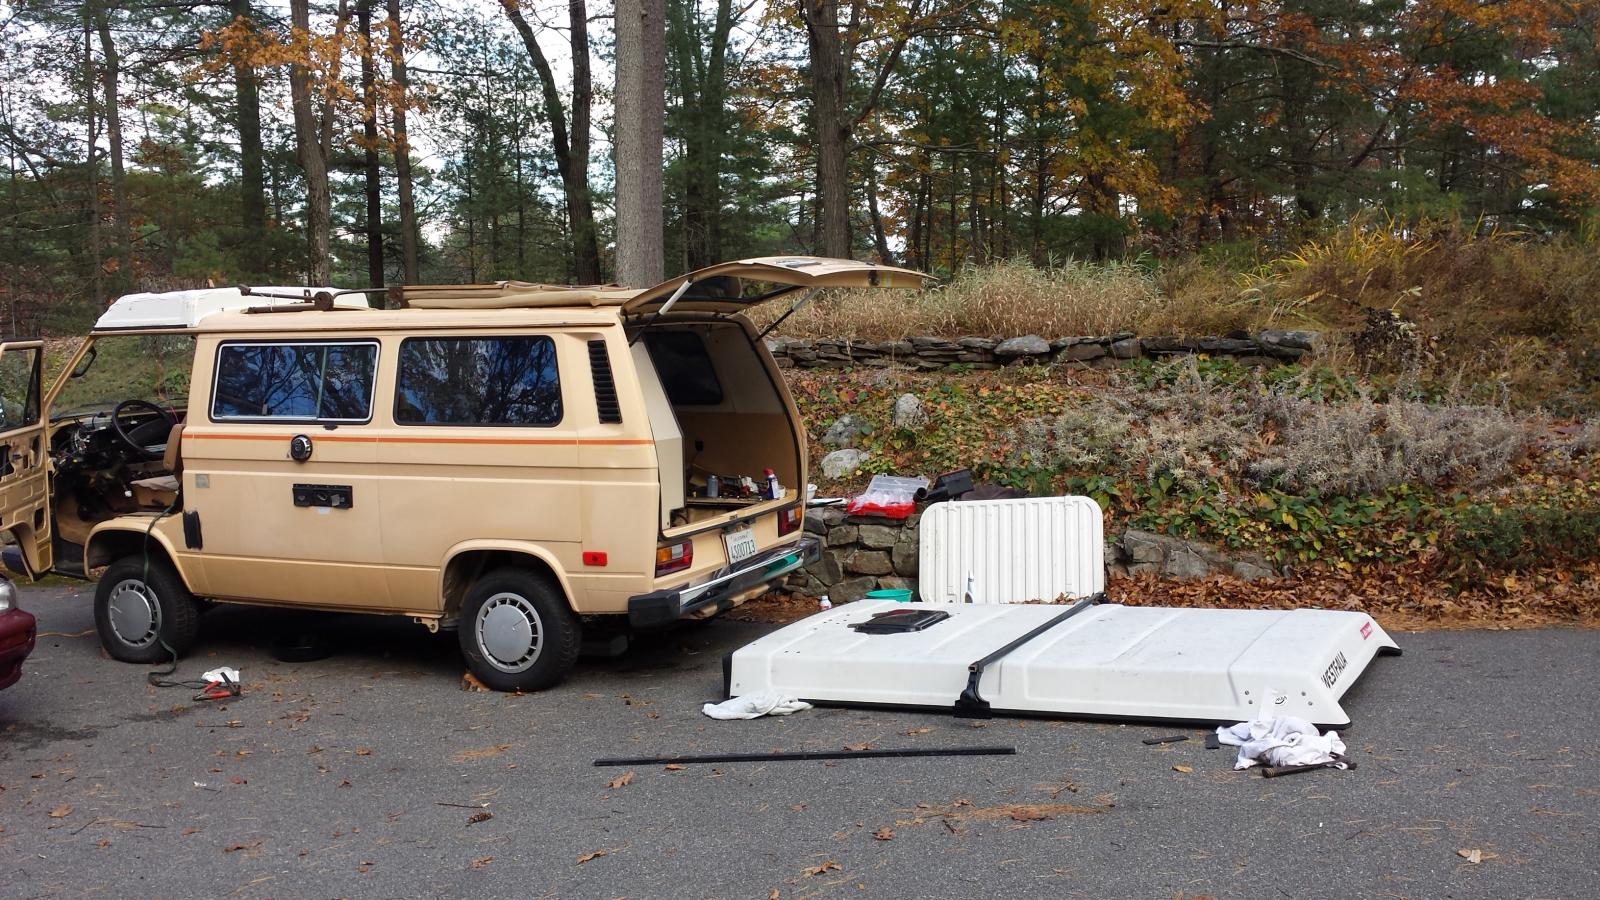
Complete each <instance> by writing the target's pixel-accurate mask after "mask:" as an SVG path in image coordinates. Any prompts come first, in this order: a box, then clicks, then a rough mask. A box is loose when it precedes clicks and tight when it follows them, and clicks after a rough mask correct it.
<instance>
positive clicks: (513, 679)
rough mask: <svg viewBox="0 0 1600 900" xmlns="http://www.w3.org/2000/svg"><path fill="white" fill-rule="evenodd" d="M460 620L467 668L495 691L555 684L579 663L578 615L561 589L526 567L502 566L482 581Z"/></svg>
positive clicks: (465, 603) (464, 605)
mask: <svg viewBox="0 0 1600 900" xmlns="http://www.w3.org/2000/svg"><path fill="white" fill-rule="evenodd" d="M457 621H458V623H459V625H458V628H457V634H458V637H459V638H460V640H461V655H462V657H463V658H464V659H465V660H466V663H467V668H468V669H469V670H471V672H472V674H473V675H475V676H477V678H478V680H479V681H481V682H483V683H484V684H485V685H487V686H489V687H491V688H494V689H495V690H497V691H538V690H543V689H545V688H547V687H553V686H554V685H556V684H558V683H560V681H561V679H563V678H565V677H567V673H568V672H570V671H572V667H573V665H574V664H575V663H576V662H577V661H578V649H579V647H580V646H581V644H582V632H583V627H582V625H581V624H580V623H579V622H578V617H577V616H575V615H573V613H572V610H571V608H569V607H568V606H567V602H566V598H564V597H562V596H561V592H560V591H558V590H556V589H555V588H554V587H553V586H552V585H551V584H550V582H549V581H548V580H547V579H544V578H541V577H539V575H537V574H535V573H534V572H531V571H528V570H527V569H500V570H498V571H494V572H490V573H489V574H487V575H485V576H483V577H482V578H480V579H478V581H477V582H476V583H475V584H473V585H472V588H471V590H469V591H468V592H467V596H466V598H465V599H464V600H463V601H462V603H461V616H460V618H459V619H458V620H457Z"/></svg>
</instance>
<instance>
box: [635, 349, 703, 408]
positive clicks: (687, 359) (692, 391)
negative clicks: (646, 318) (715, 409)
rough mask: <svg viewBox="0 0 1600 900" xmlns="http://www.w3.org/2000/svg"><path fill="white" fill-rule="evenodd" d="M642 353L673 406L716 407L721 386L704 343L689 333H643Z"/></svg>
mask: <svg viewBox="0 0 1600 900" xmlns="http://www.w3.org/2000/svg"><path fill="white" fill-rule="evenodd" d="M644 346H645V349H646V350H648V351H649V352H650V362H652V363H654V364H655V367H656V375H657V377H659V378H660V379H661V387H662V388H663V389H664V390H666V392H667V399H668V400H670V401H671V402H672V405H673V406H719V405H721V403H722V383H721V382H719V381H717V370H716V369H715V368H714V367H713V366H712V365H711V354H709V353H707V352H706V342H705V341H703V340H701V338H700V335H698V334H695V333H694V332H692V331H646V332H645V334H644Z"/></svg>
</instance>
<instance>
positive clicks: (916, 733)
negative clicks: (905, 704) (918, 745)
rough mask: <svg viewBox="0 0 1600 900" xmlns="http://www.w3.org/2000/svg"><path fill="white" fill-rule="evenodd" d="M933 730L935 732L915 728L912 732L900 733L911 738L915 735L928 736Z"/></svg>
mask: <svg viewBox="0 0 1600 900" xmlns="http://www.w3.org/2000/svg"><path fill="white" fill-rule="evenodd" d="M932 730H933V729H932V728H926V727H924V728H913V729H911V730H910V731H902V732H900V733H901V734H903V735H905V736H906V737H911V736H913V735H918V734H927V733H928V732H930V731H932Z"/></svg>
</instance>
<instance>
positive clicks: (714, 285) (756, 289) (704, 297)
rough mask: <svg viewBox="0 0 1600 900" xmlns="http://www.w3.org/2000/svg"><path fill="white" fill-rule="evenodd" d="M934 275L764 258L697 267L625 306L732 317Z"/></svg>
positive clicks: (912, 284)
mask: <svg viewBox="0 0 1600 900" xmlns="http://www.w3.org/2000/svg"><path fill="white" fill-rule="evenodd" d="M930 280H932V279H931V277H930V276H928V275H924V274H923V273H921V272H916V271H913V270H911V269H902V268H899V267H896V266H880V265H875V264H873V263H863V262H856V261H855V260H853V259H829V258H826V257H821V256H764V257H759V258H756V259H743V260H735V261H733V262H725V263H718V264H717V265H714V266H708V267H706V268H704V269H697V270H695V271H693V272H690V273H688V274H687V275H680V276H678V277H677V278H672V279H669V280H667V281H663V282H661V283H660V284H658V285H656V286H655V287H653V288H649V289H648V290H644V291H640V292H639V293H638V294H637V295H635V296H634V297H633V298H632V299H631V300H629V301H627V302H626V303H624V304H623V305H622V312H623V315H625V316H628V317H629V318H630V319H631V318H634V317H638V316H653V315H659V314H662V313H664V312H667V311H669V310H668V306H669V304H670V309H671V310H676V311H678V312H698V313H714V314H718V315H732V314H734V313H740V312H749V311H750V310H752V309H754V308H755V307H756V306H758V305H760V304H762V303H766V302H767V301H769V300H776V299H778V298H780V297H789V296H793V295H794V294H796V293H797V292H800V291H808V290H818V289H825V288H900V289H903V290H914V289H916V288H920V287H922V286H923V285H924V284H926V283H927V282H928V281H930Z"/></svg>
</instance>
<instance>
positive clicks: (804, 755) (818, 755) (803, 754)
mask: <svg viewBox="0 0 1600 900" xmlns="http://www.w3.org/2000/svg"><path fill="white" fill-rule="evenodd" d="M1016 753H1017V748H1015V747H929V748H913V747H901V748H896V749H890V750H796V751H793V752H790V753H702V754H691V755H687V756H625V757H622V758H620V759H597V760H595V761H594V764H595V765H597V766H653V765H665V764H670V763H736V762H788V761H791V760H807V759H885V758H892V759H898V758H903V757H907V756H1015V755H1016Z"/></svg>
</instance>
